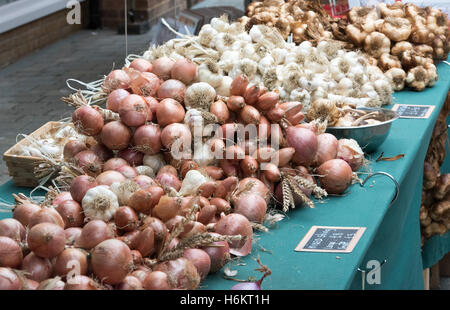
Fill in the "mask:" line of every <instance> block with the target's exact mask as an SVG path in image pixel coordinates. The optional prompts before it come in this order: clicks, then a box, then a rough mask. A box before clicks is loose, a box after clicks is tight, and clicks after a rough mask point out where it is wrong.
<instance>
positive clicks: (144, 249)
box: [135, 227, 156, 257]
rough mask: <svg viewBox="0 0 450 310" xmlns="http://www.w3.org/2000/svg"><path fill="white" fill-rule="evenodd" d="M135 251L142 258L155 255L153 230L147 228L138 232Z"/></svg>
mask: <svg viewBox="0 0 450 310" xmlns="http://www.w3.org/2000/svg"><path fill="white" fill-rule="evenodd" d="M135 249H136V250H137V251H139V253H141V255H142V257H147V256H150V255H152V254H153V253H155V251H156V248H155V232H154V231H153V228H151V227H147V228H145V229H143V230H142V231H140V232H139V236H138V237H137V238H136V247H135Z"/></svg>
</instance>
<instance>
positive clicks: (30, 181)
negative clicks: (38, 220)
mask: <svg viewBox="0 0 450 310" xmlns="http://www.w3.org/2000/svg"><path fill="white" fill-rule="evenodd" d="M62 124H63V123H61V122H48V123H46V124H45V125H43V126H42V127H40V128H39V129H37V130H35V131H34V132H33V133H32V134H30V135H29V136H31V137H33V138H35V139H37V138H40V137H43V136H44V135H47V134H48V133H49V132H50V133H54V132H56V131H57V130H58V129H59V128H60V127H61V125H62ZM29 144H30V142H29V141H28V140H27V139H22V140H20V141H19V142H17V143H16V144H15V145H14V146H13V147H11V148H10V149H9V150H7V151H6V152H5V153H3V160H4V161H5V162H6V165H7V166H8V172H9V175H10V176H11V177H12V178H13V182H14V184H15V185H16V186H24V187H36V186H37V185H38V184H39V180H38V179H37V178H36V177H35V175H34V167H35V166H36V164H37V163H38V162H39V161H42V158H41V157H34V156H24V155H20V146H25V145H29Z"/></svg>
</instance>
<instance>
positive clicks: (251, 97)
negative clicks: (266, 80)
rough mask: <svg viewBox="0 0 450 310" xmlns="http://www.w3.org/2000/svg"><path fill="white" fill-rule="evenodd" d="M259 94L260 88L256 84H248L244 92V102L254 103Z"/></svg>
mask: <svg viewBox="0 0 450 310" xmlns="http://www.w3.org/2000/svg"><path fill="white" fill-rule="evenodd" d="M259 96H261V89H260V88H259V87H258V86H256V85H252V86H249V87H247V89H246V90H245V92H244V100H245V103H246V104H250V105H255V104H256V103H257V102H258V98H259Z"/></svg>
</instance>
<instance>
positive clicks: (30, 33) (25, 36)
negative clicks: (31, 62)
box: [0, 1, 89, 68]
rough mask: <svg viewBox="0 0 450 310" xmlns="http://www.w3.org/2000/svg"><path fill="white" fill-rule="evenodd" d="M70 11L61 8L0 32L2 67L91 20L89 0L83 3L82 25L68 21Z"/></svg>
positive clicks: (0, 64) (83, 25) (0, 61)
mask: <svg viewBox="0 0 450 310" xmlns="http://www.w3.org/2000/svg"><path fill="white" fill-rule="evenodd" d="M69 11H70V10H69V9H64V10H61V11H58V12H55V13H53V14H50V15H47V16H45V17H43V18H41V19H38V20H35V21H32V22H31V23H28V24H25V25H22V26H20V27H17V28H15V29H12V30H10V31H7V32H5V33H2V34H0V43H1V44H0V68H1V67H4V66H7V65H9V64H11V63H13V62H15V61H17V60H18V59H20V58H22V57H23V56H25V55H27V54H29V53H31V52H32V51H34V50H36V49H39V48H42V47H44V46H46V45H48V44H50V43H52V42H55V41H57V40H59V39H61V38H64V37H66V36H68V35H69V34H71V33H74V32H76V31H79V30H80V29H82V28H83V27H86V26H87V24H88V22H89V6H88V2H87V1H85V2H82V4H81V18H82V22H81V24H80V25H77V24H74V25H69V24H68V23H67V21H66V16H67V13H68V12H69Z"/></svg>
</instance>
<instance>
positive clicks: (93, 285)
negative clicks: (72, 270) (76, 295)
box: [64, 275, 100, 290]
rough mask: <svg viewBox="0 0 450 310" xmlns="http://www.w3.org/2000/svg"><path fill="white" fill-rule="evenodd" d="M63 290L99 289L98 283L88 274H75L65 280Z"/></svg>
mask: <svg viewBox="0 0 450 310" xmlns="http://www.w3.org/2000/svg"><path fill="white" fill-rule="evenodd" d="M64 289H65V290H99V289H100V285H99V284H98V283H97V282H95V281H94V280H93V279H91V278H89V277H88V276H83V275H75V276H74V277H73V278H71V279H69V280H67V283H66V285H65V286H64Z"/></svg>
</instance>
